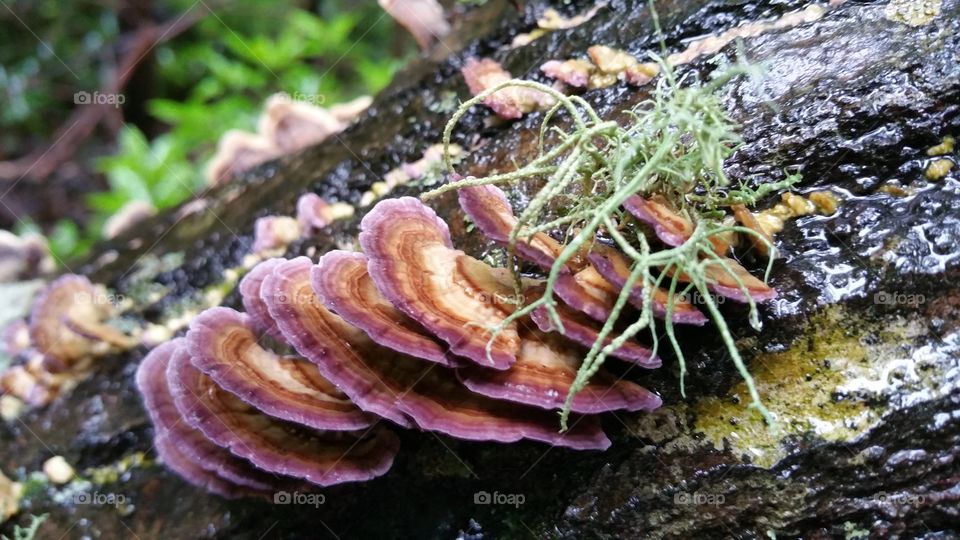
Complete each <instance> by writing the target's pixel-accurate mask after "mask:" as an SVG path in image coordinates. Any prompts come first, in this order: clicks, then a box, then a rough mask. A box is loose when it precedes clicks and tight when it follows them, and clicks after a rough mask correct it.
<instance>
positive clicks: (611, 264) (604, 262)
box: [589, 243, 707, 325]
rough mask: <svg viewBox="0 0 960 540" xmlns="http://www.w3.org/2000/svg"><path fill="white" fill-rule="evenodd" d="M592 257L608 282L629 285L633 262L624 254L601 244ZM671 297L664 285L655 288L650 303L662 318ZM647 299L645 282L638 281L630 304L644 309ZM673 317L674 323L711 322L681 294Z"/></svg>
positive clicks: (596, 245)
mask: <svg viewBox="0 0 960 540" xmlns="http://www.w3.org/2000/svg"><path fill="white" fill-rule="evenodd" d="M589 257H590V263H591V264H593V267H594V268H596V270H597V273H599V274H600V275H601V276H603V277H604V278H605V279H606V280H607V281H609V282H610V283H612V284H613V285H615V286H616V287H623V286H624V285H626V283H627V279H629V277H630V263H629V261H628V260H627V258H626V257H625V256H624V255H623V254H622V253H620V252H619V251H617V250H615V249H613V248H611V247H607V246H604V245H601V244H599V243H597V244H594V245H593V250H592V251H591V252H590V255H589ZM669 298H670V293H669V292H668V291H665V290H663V289H660V288H654V289H653V297H652V298H651V299H650V303H651V306H652V309H653V314H654V315H656V316H657V317H661V318H663V317H666V315H667V302H668V301H669ZM643 302H644V296H643V284H634V287H633V290H631V291H630V303H631V304H633V305H634V306H636V307H638V308H640V309H642V308H643ZM672 318H673V321H674V322H678V323H685V324H696V325H702V324H704V323H705V322H707V318H706V317H705V316H704V315H703V313H701V312H700V310H699V309H697V307H696V306H694V305H693V304H691V303H690V302H688V301H686V300H684V299H683V298H681V297H680V296H679V295H676V296H675V297H674V302H673V317H672Z"/></svg>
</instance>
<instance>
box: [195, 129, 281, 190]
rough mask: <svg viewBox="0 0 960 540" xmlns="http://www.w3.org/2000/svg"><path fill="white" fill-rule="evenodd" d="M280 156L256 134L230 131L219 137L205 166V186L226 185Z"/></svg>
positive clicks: (271, 145)
mask: <svg viewBox="0 0 960 540" xmlns="http://www.w3.org/2000/svg"><path fill="white" fill-rule="evenodd" d="M280 154H281V151H280V149H279V148H277V147H276V146H275V145H274V144H273V143H272V142H271V141H269V140H267V139H265V138H263V137H261V136H260V135H257V134H256V133H248V132H246V131H239V130H230V131H228V132H226V133H224V134H223V136H222V137H220V142H219V143H217V153H216V154H215V155H214V156H213V159H212V160H210V164H209V165H208V166H207V184H208V185H211V186H217V185H220V184H223V183H226V182H228V181H229V180H230V179H231V178H233V177H234V176H235V175H236V174H237V173H240V172H242V171H245V170H247V169H250V168H252V167H254V166H256V165H260V164H261V163H264V162H266V161H269V160H271V159H273V158H275V157H277V156H279V155H280Z"/></svg>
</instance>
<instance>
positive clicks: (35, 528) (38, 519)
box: [0, 514, 47, 540]
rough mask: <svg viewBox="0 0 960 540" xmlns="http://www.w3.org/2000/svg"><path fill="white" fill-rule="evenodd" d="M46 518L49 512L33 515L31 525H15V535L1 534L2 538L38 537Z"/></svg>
mask: <svg viewBox="0 0 960 540" xmlns="http://www.w3.org/2000/svg"><path fill="white" fill-rule="evenodd" d="M46 520H47V514H40V515H39V516H35V515H31V516H30V524H29V525H27V526H26V527H21V526H20V525H15V526H14V527H13V537H9V536H7V535H3V536H0V538H2V539H3V540H33V539H34V538H36V537H37V533H38V532H40V526H41V525H43V522H44V521H46Z"/></svg>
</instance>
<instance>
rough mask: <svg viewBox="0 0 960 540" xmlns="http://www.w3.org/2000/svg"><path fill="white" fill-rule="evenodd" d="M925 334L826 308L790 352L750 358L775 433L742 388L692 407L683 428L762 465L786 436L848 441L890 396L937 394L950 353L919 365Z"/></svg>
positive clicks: (911, 325)
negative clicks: (754, 410)
mask: <svg viewBox="0 0 960 540" xmlns="http://www.w3.org/2000/svg"><path fill="white" fill-rule="evenodd" d="M926 333H927V329H926V327H925V326H923V325H922V324H920V323H919V322H916V321H912V320H908V319H894V320H887V321H881V322H874V321H866V320H863V319H862V318H859V317H857V316H856V315H855V314H854V313H852V312H851V311H849V310H848V309H846V308H843V307H840V306H832V307H829V308H827V309H825V310H824V311H823V312H821V313H819V314H817V315H815V316H813V317H811V318H810V319H809V321H808V322H807V323H806V325H805V328H804V331H803V333H802V337H800V338H798V339H797V340H796V341H795V342H794V343H793V344H792V346H791V347H790V348H789V349H787V350H786V351H783V352H777V353H765V354H759V355H757V356H756V357H755V358H753V360H752V361H751V365H750V369H751V372H752V373H753V375H754V381H755V383H756V386H757V390H758V391H759V392H761V393H762V394H763V395H764V397H765V403H766V405H767V407H768V408H769V409H770V412H771V413H772V414H773V415H774V416H776V418H777V422H778V425H779V426H780V428H781V429H780V430H779V432H776V433H774V432H771V431H770V430H768V429H766V426H765V425H764V423H763V421H762V420H761V419H760V418H757V417H756V416H755V415H752V414H749V411H748V410H747V406H746V404H745V401H746V399H747V395H748V394H747V389H746V387H745V385H744V384H743V383H741V384H738V385H737V386H735V387H734V388H732V389H731V390H730V391H729V392H728V393H727V395H725V396H722V397H708V398H705V399H702V400H700V401H699V402H697V403H696V404H695V405H693V406H692V412H693V415H694V422H693V424H692V425H691V427H690V429H691V431H692V432H696V433H700V434H702V435H703V436H705V439H706V440H707V441H709V442H710V443H712V444H713V445H714V446H715V447H716V448H718V449H722V448H729V449H730V450H731V451H733V452H734V453H735V454H737V455H738V456H741V457H742V458H743V459H744V460H745V461H750V462H752V463H755V464H757V465H760V466H764V467H768V466H771V465H773V464H774V463H776V462H777V461H778V460H780V459H781V458H782V457H784V456H785V455H786V453H787V451H788V446H787V444H786V443H787V442H788V439H790V438H796V437H804V438H806V437H814V438H816V439H820V440H826V441H849V440H852V439H854V438H856V437H857V436H858V435H860V434H862V433H864V432H865V431H867V430H868V429H870V428H871V427H873V426H874V425H876V424H877V423H878V422H879V420H880V418H881V417H882V416H883V414H884V413H886V412H887V411H888V410H889V408H890V407H891V406H892V404H890V403H889V402H888V401H887V400H886V399H885V397H886V395H887V394H889V393H891V392H892V391H894V390H896V391H897V392H898V393H905V392H911V391H913V392H916V395H917V396H919V397H925V398H929V397H932V396H936V395H938V394H939V393H940V392H942V390H941V388H942V387H943V385H942V381H943V380H944V378H945V377H946V374H945V371H944V370H945V369H946V367H947V366H949V363H950V357H951V354H952V353H951V351H949V350H942V351H939V352H937V351H936V350H934V349H928V350H925V351H922V354H920V355H919V356H918V358H923V359H924V360H923V361H918V360H916V359H915V358H914V357H913V355H914V353H920V352H921V345H920V343H922V340H923V336H924V335H925V334H926ZM905 345H907V347H905ZM911 349H913V352H910V350H911ZM905 395H907V394H905Z"/></svg>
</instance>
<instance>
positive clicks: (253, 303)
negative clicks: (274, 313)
mask: <svg viewBox="0 0 960 540" xmlns="http://www.w3.org/2000/svg"><path fill="white" fill-rule="evenodd" d="M284 261H286V259H281V258H273V259H267V260H265V261H263V262H261V263H259V264H257V265H256V266H254V267H253V268H252V269H251V270H250V271H249V272H247V275H245V276H243V279H242V280H240V287H239V289H240V298H241V301H242V302H243V309H245V310H246V311H247V314H248V315H250V319H251V321H250V322H251V323H252V324H253V327H254V328H255V329H256V330H257V331H258V332H261V333H264V332H265V333H266V334H267V335H269V336H270V337H272V338H273V339H276V340H277V341H281V342H282V341H283V334H281V333H280V329H279V328H277V323H275V322H273V318H272V317H270V312H269V311H268V310H267V304H266V303H264V301H263V299H262V298H260V287H261V285H263V280H264V279H265V278H266V277H267V276H269V275H270V274H271V273H272V272H273V269H274V268H276V266H277V265H278V264H280V263H282V262H284Z"/></svg>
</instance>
